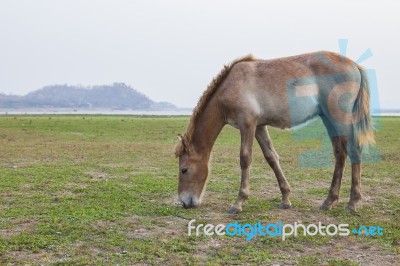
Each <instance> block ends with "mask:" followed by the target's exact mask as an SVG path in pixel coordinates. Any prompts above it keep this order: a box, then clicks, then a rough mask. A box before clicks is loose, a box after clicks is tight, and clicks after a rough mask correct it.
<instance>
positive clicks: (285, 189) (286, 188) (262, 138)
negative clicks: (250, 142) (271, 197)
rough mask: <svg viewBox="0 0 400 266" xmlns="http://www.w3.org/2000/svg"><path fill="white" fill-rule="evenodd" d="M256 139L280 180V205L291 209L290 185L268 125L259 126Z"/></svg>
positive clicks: (281, 207) (282, 207)
mask: <svg viewBox="0 0 400 266" xmlns="http://www.w3.org/2000/svg"><path fill="white" fill-rule="evenodd" d="M256 139H257V141H258V144H260V147H261V150H262V152H263V154H264V157H265V159H266V160H267V162H268V164H269V166H270V167H271V168H272V170H273V171H274V173H275V176H276V179H277V180H278V184H279V189H280V190H281V193H282V202H281V204H280V205H279V208H280V209H289V208H290V207H291V206H292V204H291V203H290V200H289V195H290V185H289V183H288V181H287V179H286V177H285V175H284V174H283V172H282V169H281V166H280V164H279V156H278V153H277V152H276V151H275V149H274V146H273V145H272V141H271V138H270V136H269V133H268V130H267V127H264V126H262V127H258V128H257V130H256Z"/></svg>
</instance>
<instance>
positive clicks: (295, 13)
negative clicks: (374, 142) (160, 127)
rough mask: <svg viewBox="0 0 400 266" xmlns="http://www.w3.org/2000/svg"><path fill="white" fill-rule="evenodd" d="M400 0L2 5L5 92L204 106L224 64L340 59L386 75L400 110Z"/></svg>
mask: <svg viewBox="0 0 400 266" xmlns="http://www.w3.org/2000/svg"><path fill="white" fill-rule="evenodd" d="M399 11H400V1H395V0H393V1H389V0H380V1H369V0H364V1H363V0H352V1H349V0H347V1H346V0H335V1H318V0H303V1H287V0H283V1H266V0H264V1H261V0H260V1H255V0H248V1H244V0H243V1H238V0H218V1H216V0H214V1H212V0H202V1H187V0H186V1H185V0H168V1H165V0H146V1H135V0H35V1H32V0H1V1H0V93H7V94H18V95H24V94H26V93H28V92H30V91H33V90H36V89H39V88H41V87H43V86H46V85H53V84H70V85H83V86H90V85H101V84H112V83H114V82H124V83H126V84H128V85H130V86H132V87H133V88H135V89H136V90H138V91H140V92H142V93H144V94H146V95H147V96H149V97H150V98H151V99H153V100H155V101H168V102H171V103H173V104H175V105H177V106H179V107H194V106H195V105H196V103H197V101H198V99H199V97H200V95H201V94H202V92H203V91H204V90H205V89H206V88H207V85H208V84H209V83H210V81H211V80H212V78H213V77H214V76H215V75H217V74H218V72H219V71H220V70H221V68H222V67H223V65H224V64H226V63H229V62H230V61H232V60H233V59H235V58H237V57H239V56H243V55H246V54H248V53H252V54H253V55H255V56H256V57H258V58H262V59H271V58H277V57H283V56H290V55H296V54H302V53H306V52H312V51H319V50H331V51H335V52H339V45H338V40H339V39H347V40H348V46H347V56H348V57H350V58H351V59H353V60H357V59H358V58H359V57H360V56H361V55H362V54H363V53H364V52H365V51H366V50H367V49H370V50H371V51H372V54H373V56H372V57H370V58H368V59H366V60H365V61H364V62H362V63H361V65H363V66H364V67H366V68H368V69H373V70H375V71H376V77H377V85H378V86H377V89H378V94H379V101H380V107H381V108H382V109H384V108H398V109H399V108H400V78H399V77H398V76H399V75H400V73H399V71H400V67H399V66H398V65H399V59H400V41H399V40H400V35H399V32H400V16H399Z"/></svg>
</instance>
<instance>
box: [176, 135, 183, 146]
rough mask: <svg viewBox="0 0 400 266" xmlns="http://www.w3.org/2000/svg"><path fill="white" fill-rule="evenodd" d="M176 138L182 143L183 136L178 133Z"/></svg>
mask: <svg viewBox="0 0 400 266" xmlns="http://www.w3.org/2000/svg"><path fill="white" fill-rule="evenodd" d="M177 138H178V140H179V142H180V143H182V144H183V136H182V135H181V134H178V136H177Z"/></svg>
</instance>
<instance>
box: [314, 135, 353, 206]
mask: <svg viewBox="0 0 400 266" xmlns="http://www.w3.org/2000/svg"><path fill="white" fill-rule="evenodd" d="M331 141H332V146H333V154H334V156H335V170H334V172H333V177H332V183H331V187H330V189H329V193H328V197H327V198H326V200H325V201H324V203H323V204H322V205H321V207H320V209H321V210H329V209H331V208H332V205H333V204H334V203H335V202H337V201H339V194H340V186H341V183H342V177H343V170H344V166H345V163H346V158H347V151H346V143H347V137H346V136H336V137H331Z"/></svg>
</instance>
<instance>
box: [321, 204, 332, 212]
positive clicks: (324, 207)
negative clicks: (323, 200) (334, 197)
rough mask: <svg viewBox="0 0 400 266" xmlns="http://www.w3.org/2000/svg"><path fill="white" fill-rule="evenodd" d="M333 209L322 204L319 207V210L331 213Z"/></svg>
mask: <svg viewBox="0 0 400 266" xmlns="http://www.w3.org/2000/svg"><path fill="white" fill-rule="evenodd" d="M331 208H332V205H331V206H326V205H325V204H322V205H321V206H320V207H319V209H320V210H322V211H329V210H330V209H331Z"/></svg>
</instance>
